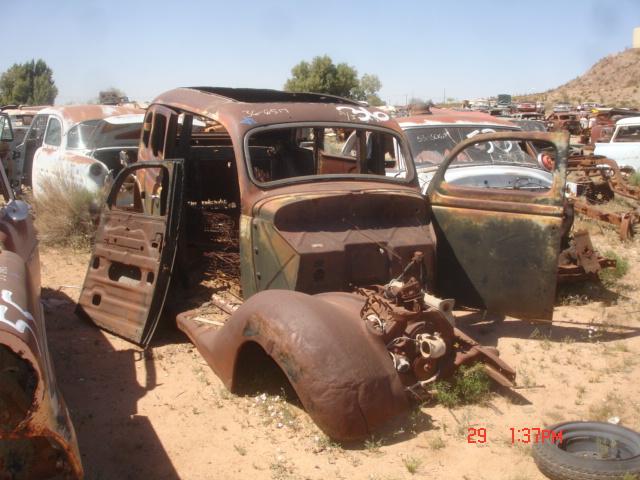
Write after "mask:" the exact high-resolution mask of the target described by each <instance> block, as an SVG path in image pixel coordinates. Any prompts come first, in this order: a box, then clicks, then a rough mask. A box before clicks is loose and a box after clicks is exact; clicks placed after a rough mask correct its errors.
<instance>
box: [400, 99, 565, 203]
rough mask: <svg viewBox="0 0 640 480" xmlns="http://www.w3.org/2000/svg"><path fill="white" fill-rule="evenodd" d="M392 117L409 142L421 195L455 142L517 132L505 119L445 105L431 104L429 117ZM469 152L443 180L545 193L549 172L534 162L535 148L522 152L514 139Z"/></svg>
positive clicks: (551, 178) (518, 129) (549, 180)
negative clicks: (439, 107)
mask: <svg viewBox="0 0 640 480" xmlns="http://www.w3.org/2000/svg"><path fill="white" fill-rule="evenodd" d="M397 120H398V123H399V124H400V127H401V128H402V130H404V133H405V135H406V136H407V138H408V140H409V145H410V148H411V153H412V154H413V160H414V163H415V168H416V171H417V172H418V178H419V180H420V186H421V189H422V191H423V192H424V193H426V191H427V187H428V185H429V183H430V182H431V179H432V178H433V176H434V175H435V173H436V172H437V170H438V167H439V166H440V164H441V163H442V161H443V160H444V158H445V157H446V156H447V154H448V153H449V152H450V151H451V150H453V148H454V147H455V146H456V145H457V144H458V143H460V142H462V141H463V140H466V139H467V138H471V137H473V136H475V135H478V134H481V133H494V132H509V131H520V130H521V128H520V127H518V126H516V125H515V124H513V123H511V122H510V121H507V120H505V119H503V118H498V117H494V116H491V115H488V114H486V113H481V112H471V111H457V110H449V109H436V108H434V109H432V110H431V114H428V115H417V116H413V117H405V118H399V119H397ZM530 147H531V148H533V145H530ZM470 152H471V153H469V154H468V155H467V157H468V158H466V160H465V161H464V162H454V163H453V164H452V165H451V168H449V169H448V170H447V173H446V175H445V179H446V180H447V182H450V183H453V184H457V185H466V186H475V187H486V188H502V189H516V190H529V191H544V190H547V189H549V188H550V187H551V184H552V183H553V175H552V174H551V172H549V171H547V170H545V169H544V168H543V167H542V166H541V165H540V164H539V163H538V160H537V156H538V153H539V152H537V151H533V150H532V151H531V152H526V151H525V150H522V149H521V147H520V145H518V144H517V143H515V142H494V143H492V144H490V145H489V147H488V149H487V150H476V151H473V150H470Z"/></svg>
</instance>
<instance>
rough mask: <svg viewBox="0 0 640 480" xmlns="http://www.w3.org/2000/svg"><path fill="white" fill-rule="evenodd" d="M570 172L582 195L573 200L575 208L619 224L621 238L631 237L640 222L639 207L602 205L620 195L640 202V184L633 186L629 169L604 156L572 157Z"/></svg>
mask: <svg viewBox="0 0 640 480" xmlns="http://www.w3.org/2000/svg"><path fill="white" fill-rule="evenodd" d="M567 172H568V173H569V175H571V176H572V181H573V182H574V183H576V185H577V187H578V188H577V192H576V193H577V195H578V197H577V198H576V199H574V200H573V204H574V209H575V211H576V212H578V213H581V214H582V215H586V216H588V217H590V218H593V219H595V220H599V221H602V222H606V223H610V224H612V225H614V226H616V227H618V231H619V234H620V238H621V239H622V240H629V239H630V238H631V237H632V236H633V234H634V228H635V226H636V224H637V223H638V222H639V221H640V210H639V209H638V207H637V206H636V207H635V208H632V209H630V210H628V211H626V212H621V213H620V212H610V211H606V210H605V209H604V208H603V207H602V205H603V204H605V203H607V202H610V201H611V200H613V199H614V197H615V196H616V195H620V196H622V197H625V198H626V199H627V200H628V201H631V202H632V203H633V202H640V187H636V186H634V185H630V184H629V182H628V180H627V175H626V172H624V171H622V170H621V169H620V168H619V167H618V164H617V163H616V162H615V161H614V160H611V159H610V158H606V157H603V156H601V155H576V156H571V157H569V161H568V167H567Z"/></svg>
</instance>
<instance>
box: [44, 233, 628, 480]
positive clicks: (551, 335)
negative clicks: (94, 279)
mask: <svg viewBox="0 0 640 480" xmlns="http://www.w3.org/2000/svg"><path fill="white" fill-rule="evenodd" d="M590 230H591V231H592V234H593V239H594V243H595V244H596V246H597V247H599V248H600V249H601V250H603V251H605V250H613V251H615V252H617V253H618V254H619V255H620V256H621V257H623V258H625V259H627V261H628V262H629V273H627V275H625V276H624V277H623V278H622V279H620V280H619V281H617V282H616V283H615V284H614V285H613V286H611V287H608V288H604V287H600V286H597V285H590V286H581V287H577V288H573V289H569V290H567V289H565V290H563V291H562V293H561V295H560V296H559V299H558V302H557V309H556V312H555V320H556V321H555V323H554V325H553V326H552V327H549V326H548V325H531V324H529V323H525V322H522V321H518V320H515V319H506V321H504V322H503V323H493V322H490V321H486V320H482V319H481V317H480V315H478V314H468V313H467V314H466V316H464V317H462V318H461V319H460V320H459V325H460V326H461V327H462V328H463V329H464V330H465V331H467V333H469V334H470V335H472V336H473V337H475V338H476V339H477V340H479V341H480V342H481V343H484V344H486V345H495V346H497V347H498V348H499V349H500V352H501V355H502V357H503V358H504V359H505V360H506V361H507V362H508V363H510V364H511V365H512V366H514V367H516V368H517V371H518V384H519V388H518V389H516V390H515V393H514V394H511V395H505V394H497V393H496V394H494V395H493V396H492V398H491V400H490V401H489V402H488V403H487V404H486V405H473V406H466V407H459V408H455V409H447V408H444V407H442V406H430V407H423V408H421V409H420V410H417V411H416V412H415V413H413V414H412V415H411V416H410V417H409V418H408V419H406V420H404V421H402V422H401V423H398V424H396V425H393V426H392V427H391V428H390V429H389V430H388V431H386V432H383V433H381V434H380V435H379V436H377V437H373V438H372V439H370V440H368V441H366V442H363V443H360V444H355V445H337V444H335V443H333V442H332V441H330V440H329V439H328V438H326V437H325V436H324V435H323V434H322V433H321V432H320V431H319V430H318V429H317V428H316V427H315V425H314V424H313V423H312V422H311V421H310V420H309V417H308V416H307V415H306V413H305V412H304V411H303V410H302V409H300V408H299V407H298V406H297V405H296V404H295V402H293V403H290V402H287V401H285V400H284V399H283V398H282V396H280V395H277V394H274V393H260V392H256V393H254V394H252V395H248V396H244V397H238V396H234V395H232V394H230V393H228V392H227V391H226V390H225V389H224V387H223V386H222V383H221V382H220V380H218V378H217V377H216V376H215V375H214V374H213V372H212V371H211V370H210V369H209V368H208V366H207V365H206V364H205V362H204V361H203V359H202V358H201V357H200V355H199V354H198V352H197V351H196V350H195V348H194V347H193V346H192V345H191V344H190V343H189V342H188V340H187V339H186V337H185V336H184V335H182V334H181V333H180V332H178V331H177V330H175V329H165V331H161V332H159V334H158V335H157V336H156V338H155V340H154V342H153V344H152V347H151V348H150V349H149V350H148V351H147V352H146V353H145V352H143V351H142V350H141V349H139V348H137V347H136V346H134V345H132V344H130V343H128V342H126V341H124V340H122V339H119V338H117V337H115V336H113V335H110V334H108V333H105V332H102V331H100V330H98V329H97V328H95V327H94V326H93V325H91V324H89V323H87V322H86V321H83V320H81V319H79V318H78V317H76V316H75V314H74V307H75V301H76V300H77V297H78V294H79V287H80V285H81V283H82V280H83V278H84V273H85V270H86V266H87V262H88V259H89V254H88V253H86V252H77V251H72V250H55V249H43V250H42V252H41V255H42V278H43V294H42V299H43V302H44V304H45V311H46V313H47V325H48V327H47V331H48V335H49V342H50V345H51V351H52V354H53V359H54V362H55V367H56V371H57V377H58V380H59V383H60V385H61V388H62V391H63V394H64V396H65V398H66V400H67V403H68V405H69V408H70V411H71V416H72V419H73V422H74V425H75V428H76V432H77V434H78V439H79V445H80V450H81V452H82V462H83V464H84V468H85V470H86V474H87V475H86V476H87V478H88V479H92V480H93V479H96V480H97V479H139V478H140V479H141V478H147V479H175V478H183V479H193V480H195V479H247V478H250V479H253V480H259V479H318V480H319V479H326V478H336V479H378V480H382V479H386V480H391V479H411V478H439V479H441V480H447V479H456V480H459V479H467V480H482V479H487V480H488V479H508V480H524V479H532V480H533V479H542V478H544V477H543V476H542V475H541V474H540V473H539V472H538V470H537V469H536V467H535V464H534V462H533V459H532V457H531V453H530V450H531V448H530V445H525V444H523V443H519V442H516V443H515V444H512V441H511V431H510V429H511V428H512V427H513V428H515V429H522V428H526V427H529V428H535V427H540V428H541V427H544V426H545V425H549V424H551V423H555V422H558V421H564V420H572V419H594V418H598V419H606V418H610V417H619V418H620V420H621V423H622V424H623V425H626V426H629V427H631V428H635V429H640V408H639V400H638V399H639V398H640V386H639V384H638V382H637V379H638V378H639V376H640V365H639V364H638V352H640V337H639V336H638V334H639V332H640V293H639V289H638V287H639V285H640V279H639V278H638V277H639V276H638V275H637V272H638V271H640V270H639V269H638V266H639V265H640V248H639V247H640V240H638V239H636V240H635V241H634V243H631V244H627V245H623V244H621V243H620V242H619V241H618V240H617V239H616V237H615V234H614V233H613V232H612V231H611V230H609V229H607V228H604V229H601V228H599V227H597V226H595V225H593V224H592V225H591V226H590ZM274 387H275V388H273V391H274V392H276V393H277V392H278V388H277V386H274ZM469 427H474V428H485V429H486V432H487V441H486V443H475V444H472V443H468V429H469Z"/></svg>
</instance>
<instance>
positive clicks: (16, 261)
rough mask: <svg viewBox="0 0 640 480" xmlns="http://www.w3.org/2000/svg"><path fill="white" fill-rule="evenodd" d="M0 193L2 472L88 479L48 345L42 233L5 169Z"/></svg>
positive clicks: (15, 476) (4, 474) (0, 171)
mask: <svg viewBox="0 0 640 480" xmlns="http://www.w3.org/2000/svg"><path fill="white" fill-rule="evenodd" d="M0 195H1V196H2V198H3V200H4V202H5V205H4V207H3V208H2V209H0V477H1V478H3V479H4V478H11V479H22V478H25V479H26V478H64V479H67V478H68V479H72V478H82V475H83V471H82V465H81V460H80V454H79V452H78V444H77V441H76V436H75V433H74V430H73V426H72V424H71V420H70V418H69V412H68V410H67V407H66V405H65V403H64V400H63V398H62V395H61V393H60V390H59V389H58V386H57V383H56V379H55V374H54V370H53V364H52V362H51V358H50V356H49V350H48V346H47V340H46V338H47V337H46V332H45V324H44V317H43V315H44V313H43V310H42V308H41V305H40V260H39V255H38V241H37V238H36V232H35V229H34V227H33V224H32V219H31V216H30V214H29V206H28V205H27V204H26V203H24V202H22V201H21V200H16V199H15V197H14V194H13V191H12V190H11V187H10V185H9V181H8V179H7V176H6V173H5V171H4V169H3V168H2V167H1V166H0Z"/></svg>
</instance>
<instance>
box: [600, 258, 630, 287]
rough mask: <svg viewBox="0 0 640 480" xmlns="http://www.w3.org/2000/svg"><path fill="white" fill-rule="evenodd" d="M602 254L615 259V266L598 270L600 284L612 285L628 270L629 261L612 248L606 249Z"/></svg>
mask: <svg viewBox="0 0 640 480" xmlns="http://www.w3.org/2000/svg"><path fill="white" fill-rule="evenodd" d="M604 256H605V257H607V258H612V259H614V260H615V261H616V266H615V268H605V269H604V270H601V271H600V280H601V281H602V284H603V285H604V286H606V287H612V286H614V285H615V284H616V283H617V282H618V280H620V279H621V278H622V277H624V276H625V275H626V273H627V272H628V271H629V261H628V260H627V259H626V258H622V257H621V256H620V255H618V254H617V253H615V252H614V251H612V250H607V251H606V252H605V253H604Z"/></svg>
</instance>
